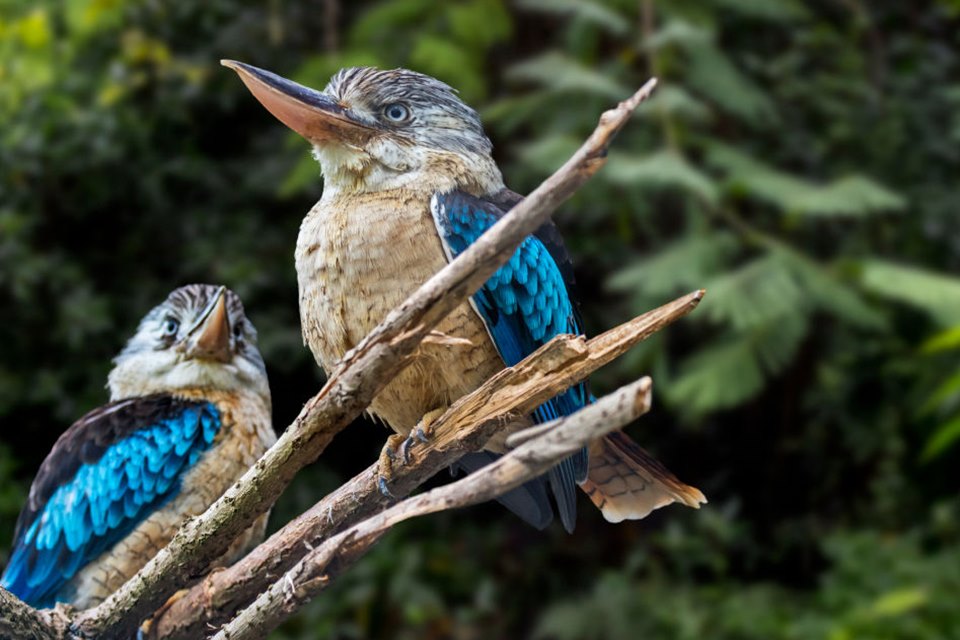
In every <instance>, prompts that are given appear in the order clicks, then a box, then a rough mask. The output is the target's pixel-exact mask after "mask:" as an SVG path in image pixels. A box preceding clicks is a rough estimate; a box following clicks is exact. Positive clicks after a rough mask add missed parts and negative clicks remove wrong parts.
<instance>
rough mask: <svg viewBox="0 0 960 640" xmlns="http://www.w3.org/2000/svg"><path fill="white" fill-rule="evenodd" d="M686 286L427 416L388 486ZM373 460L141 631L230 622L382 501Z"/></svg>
mask: <svg viewBox="0 0 960 640" xmlns="http://www.w3.org/2000/svg"><path fill="white" fill-rule="evenodd" d="M702 297H703V291H702V290H701V291H694V292H693V293H690V294H688V295H686V296H683V297H682V298H678V299H677V300H674V301H672V302H670V303H668V304H665V305H663V306H662V307H659V308H657V309H654V310H653V311H649V312H647V313H645V314H643V315H642V316H639V317H637V318H634V319H633V320H631V321H629V322H627V323H624V324H622V325H620V326H618V327H615V328H613V329H611V330H609V331H607V332H605V333H603V334H601V335H598V336H596V337H594V338H592V339H590V340H587V339H585V338H584V337H583V336H570V335H563V336H557V337H556V338H554V339H553V340H552V341H551V342H550V343H548V344H547V345H545V346H543V347H542V348H540V349H539V350H538V351H536V352H535V353H533V354H532V355H530V356H528V357H527V358H525V359H524V360H523V361H521V362H520V363H518V364H517V365H516V366H514V367H509V368H507V369H504V370H503V371H501V372H500V373H498V374H497V375H496V376H494V377H493V378H491V379H490V380H488V381H487V382H486V383H485V384H484V385H482V386H481V387H480V388H478V389H477V390H475V391H474V392H473V393H471V394H469V395H467V396H465V397H463V398H461V399H460V400H459V401H458V402H457V403H455V404H454V405H453V406H452V407H451V408H450V409H449V410H448V411H447V412H446V413H445V414H444V415H443V416H441V417H440V418H438V419H437V421H436V422H435V423H434V424H433V428H434V435H433V437H432V438H431V439H430V441H429V442H428V443H425V444H423V445H417V447H415V448H414V449H413V450H412V451H411V457H412V459H411V461H410V463H409V464H404V465H398V466H397V467H396V468H395V469H394V477H393V481H392V483H391V485H390V491H391V492H392V493H393V494H394V495H395V496H398V497H404V496H406V495H407V494H409V493H410V492H411V491H412V490H413V489H415V488H416V487H417V486H419V485H420V484H422V483H423V482H424V481H426V480H427V479H428V478H430V477H432V476H433V475H435V474H436V473H437V472H439V471H442V470H443V469H445V468H447V467H448V466H449V465H451V464H452V463H453V462H455V461H456V460H457V459H458V458H460V457H461V456H462V455H463V454H464V453H465V452H467V451H472V450H477V449H480V448H482V447H483V445H484V444H485V443H486V441H487V440H488V439H489V437H490V436H491V434H492V433H494V432H495V431H496V430H497V429H498V428H500V427H501V426H502V425H503V424H504V423H505V422H508V421H509V417H510V416H523V415H527V414H529V413H531V412H532V411H533V410H534V409H535V408H536V407H537V406H539V405H540V404H542V403H543V402H544V401H545V400H546V399H549V398H552V397H554V396H556V395H557V394H558V393H560V392H562V391H564V390H565V389H567V388H569V387H570V386H572V385H574V384H576V383H577V382H580V381H581V380H584V379H586V378H587V377H589V376H590V375H591V374H592V373H593V372H594V371H596V370H597V369H599V368H601V367H603V366H605V365H606V364H608V363H609V362H611V361H613V360H614V359H615V358H617V357H618V356H620V355H622V354H623V353H625V352H626V351H627V350H628V349H630V348H631V347H633V346H634V345H636V344H637V343H639V342H640V341H642V340H644V339H646V338H647V337H649V336H650V335H652V334H653V333H655V332H657V331H659V330H660V329H662V328H663V327H665V326H666V325H668V324H670V323H672V322H674V321H676V320H678V319H679V318H681V317H683V316H684V315H686V314H687V313H689V312H690V311H692V310H693V309H694V308H696V306H697V304H698V303H699V301H700V299H701V298H702ZM389 503H390V501H389V500H388V499H387V498H385V497H384V496H383V495H382V494H381V493H380V491H379V488H378V486H377V465H376V463H375V464H373V465H371V466H370V467H369V468H367V469H366V470H365V471H363V472H361V473H360V474H358V475H357V476H356V477H354V478H353V479H352V480H351V481H349V482H347V483H346V484H344V485H343V486H341V487H340V488H338V489H336V490H335V491H334V492H333V493H331V494H329V495H328V496H326V497H325V498H324V499H323V500H321V501H320V502H319V503H317V504H316V505H315V506H314V507H312V508H311V509H309V510H308V511H306V512H305V513H303V514H302V515H300V516H299V517H297V518H296V519H295V520H293V521H291V522H289V523H288V524H287V525H286V526H284V527H283V528H282V529H281V530H280V531H278V532H277V533H275V534H274V535H273V536H271V537H270V539H268V540H267V541H265V542H264V543H263V544H261V545H260V546H258V547H257V548H256V549H254V550H253V551H251V552H250V553H249V554H248V555H247V556H246V557H244V558H243V559H241V560H240V561H239V562H237V563H236V564H234V565H233V566H231V567H228V568H226V569H224V570H222V571H216V572H213V573H211V574H209V575H208V576H207V577H206V578H204V580H203V581H202V582H200V583H198V584H197V585H195V586H194V587H193V588H192V589H190V590H189V591H188V592H187V593H186V594H185V595H183V596H182V597H180V598H179V599H178V600H177V601H176V602H174V603H173V604H172V605H171V606H170V607H167V608H165V609H164V610H163V611H161V612H159V613H158V614H157V615H156V616H155V617H154V619H153V622H152V625H151V627H150V631H149V633H148V634H147V637H148V638H150V639H152V640H153V639H159V638H165V639H168V640H174V639H186V638H195V637H198V636H200V635H202V634H203V633H204V632H205V631H206V630H208V629H210V628H211V627H212V626H217V625H219V624H222V623H223V622H224V621H226V620H229V619H230V618H231V617H232V616H233V615H234V613H235V612H236V611H237V610H238V609H239V608H240V607H242V606H244V605H246V604H248V603H249V602H250V601H251V600H252V599H253V598H254V597H255V596H256V595H257V594H259V593H260V592H262V591H263V590H264V589H265V588H267V586H269V585H270V584H271V583H272V582H273V580H275V579H276V577H277V576H279V575H281V574H282V573H283V572H284V571H287V570H288V569H290V567H292V566H293V565H294V563H296V562H297V561H298V560H299V559H300V558H301V557H303V555H304V554H305V553H306V552H307V550H308V549H309V548H313V547H317V546H319V545H320V544H321V543H323V541H324V540H325V539H327V538H328V537H330V536H331V535H333V534H334V533H336V532H338V531H340V530H342V529H343V528H344V527H346V526H350V525H353V524H356V523H357V522H359V521H361V520H362V519H364V518H367V517H369V516H371V515H373V514H374V513H376V512H378V511H380V510H382V509H383V508H384V507H386V506H387V505H388V504H389Z"/></svg>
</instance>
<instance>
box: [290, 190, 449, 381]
mask: <svg viewBox="0 0 960 640" xmlns="http://www.w3.org/2000/svg"><path fill="white" fill-rule="evenodd" d="M446 262H447V260H446V257H445V256H444V253H443V248H442V246H441V244H440V239H439V237H438V235H437V231H436V227H435V226H434V223H433V219H432V217H431V214H430V195H429V193H421V192H415V191H411V190H396V191H389V192H382V193H376V194H353V195H351V196H349V197H329V198H328V197H325V198H324V199H323V200H321V201H320V202H319V203H317V205H316V206H315V207H314V208H313V210H311V211H310V213H309V214H308V215H307V217H306V218H305V219H304V221H303V224H302V225H301V228H300V236H299V238H298V241H297V250H296V265H297V277H298V281H299V285H300V315H301V323H302V327H303V336H304V341H305V342H306V343H307V345H308V346H309V347H310V349H311V350H312V351H313V352H314V355H315V356H316V357H317V360H318V362H319V364H320V365H321V366H322V367H323V368H324V369H326V370H328V371H329V370H330V368H331V367H332V366H333V364H334V363H335V362H336V361H337V360H338V359H339V358H340V357H341V356H342V355H343V354H344V353H345V352H346V351H347V350H349V349H350V348H352V347H353V346H354V345H356V344H357V342H359V341H360V340H361V339H362V338H363V337H364V336H365V335H366V334H367V333H368V332H369V331H370V330H371V329H373V328H374V327H375V326H376V325H377V324H378V323H379V322H380V321H381V320H383V318H384V317H385V316H386V314H387V313H388V312H389V311H390V310H391V309H393V308H394V307H396V306H397V305H398V304H399V303H401V302H402V301H403V300H404V299H405V298H406V297H407V296H409V295H410V294H411V293H412V292H413V291H415V290H416V288H417V287H418V286H420V285H421V284H422V283H423V282H425V281H426V280H427V279H428V278H429V277H430V276H432V275H433V274H434V273H436V272H437V271H439V270H440V269H441V268H442V267H443V266H444V265H445V264H446Z"/></svg>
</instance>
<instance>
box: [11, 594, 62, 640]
mask: <svg viewBox="0 0 960 640" xmlns="http://www.w3.org/2000/svg"><path fill="white" fill-rule="evenodd" d="M68 627H69V617H68V614H67V610H66V609H65V608H64V607H58V608H56V609H42V610H37V609H34V608H33V607H31V606H30V605H28V604H27V603H25V602H24V601H23V600H21V599H20V598H18V597H17V596H15V595H13V594H12V593H10V592H9V591H7V590H6V589H4V588H3V587H0V638H16V639H17V640H62V639H63V638H66V637H67V630H68Z"/></svg>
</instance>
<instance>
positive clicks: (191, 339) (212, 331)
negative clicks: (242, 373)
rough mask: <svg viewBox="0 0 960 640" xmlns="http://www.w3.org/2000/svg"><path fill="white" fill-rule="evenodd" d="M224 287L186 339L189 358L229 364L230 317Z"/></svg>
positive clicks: (230, 353) (230, 355)
mask: <svg viewBox="0 0 960 640" xmlns="http://www.w3.org/2000/svg"><path fill="white" fill-rule="evenodd" d="M225 291H226V288H225V287H220V290H219V291H217V295H216V297H214V299H213V301H212V302H211V303H210V304H209V305H207V308H206V309H205V310H204V312H203V313H202V314H201V315H200V319H199V320H197V323H196V324H195V325H194V326H193V329H191V330H190V332H189V333H188V334H187V337H186V353H187V356H188V357H190V358H197V359H200V360H215V361H217V362H230V361H231V360H232V359H233V353H232V350H231V348H230V316H229V315H228V314H227V297H226V296H225V295H224V293H225Z"/></svg>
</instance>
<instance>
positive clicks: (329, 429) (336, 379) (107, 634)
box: [74, 80, 656, 638]
mask: <svg viewBox="0 0 960 640" xmlns="http://www.w3.org/2000/svg"><path fill="white" fill-rule="evenodd" d="M655 85H656V81H655V80H650V81H649V82H647V83H646V84H645V85H644V86H643V87H642V88H641V89H640V90H639V91H637V93H635V94H634V95H633V96H632V97H630V98H629V99H627V100H625V101H624V102H621V103H620V104H619V105H618V106H617V107H616V108H614V109H611V110H609V111H607V112H605V113H604V114H603V115H602V116H601V117H600V122H599V124H598V125H597V128H596V129H595V130H594V132H593V133H592V134H591V135H590V137H589V138H588V139H587V141H586V142H585V143H584V144H583V146H582V147H580V149H578V150H577V152H576V153H575V154H574V155H573V157H571V158H570V159H569V160H568V161H567V162H566V163H565V164H564V165H563V166H562V167H561V168H560V169H558V170H557V172H556V173H554V174H553V175H552V176H550V177H549V178H548V179H547V180H546V181H544V183H543V184H541V185H540V186H539V187H538V188H537V189H536V190H534V191H533V192H532V193H531V194H530V195H529V196H528V197H527V198H526V199H525V200H524V201H522V202H521V203H520V204H518V205H517V206H516V207H514V208H513V209H511V211H510V212H509V213H508V214H507V215H506V216H504V217H503V219H501V220H500V221H499V222H498V223H497V224H495V225H494V226H493V227H492V228H491V229H490V230H489V231H487V233H485V234H484V235H483V236H481V237H480V238H479V239H478V240H477V241H476V242H475V243H474V244H473V245H471V246H470V247H469V248H468V249H467V250H466V251H464V252H463V253H462V254H461V255H460V256H459V257H458V258H457V259H456V260H454V261H453V262H451V263H450V264H449V265H447V266H446V267H444V268H443V269H442V270H441V271H440V272H439V273H437V274H436V275H434V276H433V277H432V278H431V279H430V280H428V281H427V282H426V283H425V284H424V285H423V286H421V287H420V288H419V289H418V290H417V292H416V293H414V294H413V295H412V296H410V298H408V299H407V300H406V301H405V302H404V303H403V304H401V305H400V306H399V307H397V308H396V309H394V310H393V311H392V312H391V313H390V314H389V315H388V316H387V318H386V319H385V320H384V321H383V322H382V323H381V324H380V325H379V326H378V327H377V328H375V329H374V330H373V331H372V332H371V333H370V334H369V335H368V336H367V337H366V338H364V339H363V340H362V341H361V342H360V344H358V345H357V346H356V347H355V348H354V349H352V350H351V351H350V352H348V353H347V354H346V355H345V356H344V357H343V359H342V360H341V362H340V364H339V365H338V366H337V368H336V369H335V370H334V371H333V372H332V373H331V375H330V377H329V379H328V380H327V383H326V384H325V385H324V387H323V388H322V389H321V390H320V392H319V393H318V394H317V395H316V396H314V397H313V398H312V399H311V400H310V401H309V402H307V404H306V406H305V407H304V408H303V410H302V411H301V412H300V415H299V416H298V417H297V419H296V420H295V421H294V423H293V424H292V425H291V426H290V428H288V429H287V430H286V431H285V432H284V433H283V435H282V436H281V437H280V439H279V440H278V441H277V443H276V444H275V445H274V446H273V447H271V448H270V450H269V451H267V453H266V454H265V455H264V456H263V457H262V458H261V459H260V460H259V461H258V462H257V463H256V464H255V465H254V467H253V468H251V469H250V470H249V471H248V472H247V473H246V474H245V475H244V476H243V477H242V478H241V479H240V480H239V481H238V482H237V483H236V484H234V485H233V486H232V487H231V488H230V489H228V490H227V492H226V493H225V494H224V495H223V496H222V497H221V498H220V499H219V500H217V502H215V503H214V504H213V505H212V506H211V507H210V508H209V509H208V510H207V511H206V512H205V513H204V514H203V515H201V516H199V517H198V518H195V519H193V520H191V521H190V522H188V523H186V524H185V525H184V526H183V527H182V528H181V529H180V531H179V532H178V533H177V535H176V536H175V537H174V538H173V540H171V542H170V544H169V545H168V546H167V547H166V548H164V549H162V550H161V551H160V552H159V553H158V554H157V555H156V556H155V557H154V558H153V559H152V560H151V561H150V562H149V563H148V564H147V565H146V566H145V567H144V568H143V569H142V570H141V571H140V572H139V573H138V574H137V575H136V576H134V577H133V578H131V579H130V580H129V581H128V582H127V583H126V584H124V585H123V587H121V588H120V589H119V590H117V591H116V592H115V593H114V594H112V595H111V596H110V597H109V598H108V599H107V600H106V601H105V602H103V603H102V604H100V605H99V606H97V607H95V608H94V609H90V610H88V611H85V612H81V613H79V614H78V615H77V616H76V619H75V623H74V627H75V628H76V629H77V630H78V632H80V633H81V634H82V635H83V636H85V637H90V638H126V637H129V635H130V634H131V632H132V631H133V630H134V629H136V627H137V625H138V623H139V621H140V620H142V619H144V618H146V617H147V616H149V615H150V613H151V612H153V611H154V610H156V609H157V607H158V606H159V605H160V604H161V603H162V602H163V601H164V600H165V599H166V598H167V596H168V595H169V594H170V593H172V592H173V591H174V590H175V589H176V588H178V587H179V586H181V585H183V584H185V583H188V582H189V581H190V580H191V579H195V578H196V577H198V576H199V575H202V574H203V572H204V571H205V570H206V568H207V567H208V566H209V564H210V562H211V561H213V560H214V559H215V558H216V557H218V556H219V555H220V554H222V553H223V552H224V551H226V549H227V547H228V546H229V544H230V543H231V542H232V541H233V540H234V539H235V538H236V537H237V536H238V535H239V534H240V533H242V532H243V531H244V530H246V528H247V527H249V526H250V524H252V523H253V521H254V520H255V519H256V518H257V517H258V516H259V515H261V514H262V513H264V512H265V511H266V510H267V509H269V508H270V506H271V505H272V504H273V503H274V502H275V501H276V499H277V498H278V497H279V496H280V493H281V492H282V491H283V489H285V488H286V487H287V485H289V483H290V481H291V480H292V479H293V477H294V475H296V473H297V472H298V471H299V470H300V469H302V468H303V467H304V466H306V465H307V464H309V463H311V462H313V461H314V460H316V458H317V457H318V456H319V455H320V453H321V452H322V451H323V449H324V448H325V447H326V445H327V444H328V443H329V442H330V440H331V439H332V438H333V437H334V435H336V433H338V432H339V431H340V430H341V429H343V428H344V427H345V426H347V425H348V424H349V423H350V422H351V421H352V420H353V419H354V418H356V417H357V416H358V415H360V413H361V412H362V411H363V410H364V409H365V408H366V407H367V406H368V405H369V403H370V401H371V400H372V398H373V397H374V396H375V395H376V394H377V393H378V392H379V391H380V390H381V389H382V388H383V387H384V385H385V384H386V383H387V382H388V381H389V380H391V379H392V378H393V377H394V376H395V375H396V374H397V373H398V372H399V371H400V370H401V369H402V368H403V367H404V366H406V365H407V364H408V363H409V356H410V355H411V354H412V353H413V352H414V350H415V349H416V348H417V346H418V345H419V343H420V341H421V340H422V339H423V337H424V336H425V335H426V334H427V333H428V332H429V331H430V330H431V329H432V328H433V327H434V326H435V325H436V324H437V323H438V322H439V321H440V320H442V319H443V318H444V317H445V316H446V315H447V314H448V313H450V311H452V310H453V309H454V308H456V307H457V306H458V305H460V304H461V303H463V302H464V301H465V300H466V299H467V297H468V296H470V295H471V294H472V293H474V292H475V291H476V290H477V289H479V288H480V286H482V284H483V283H484V282H485V281H486V280H487V279H488V278H489V277H490V276H491V275H492V274H493V273H494V272H495V271H496V270H497V269H498V268H499V267H500V266H501V265H502V264H503V263H504V262H506V261H507V260H508V259H509V257H510V255H512V253H513V251H514V250H515V249H516V247H517V246H518V245H519V244H520V243H521V242H522V241H523V239H524V238H526V237H527V236H528V235H530V234H531V233H533V232H534V231H535V230H536V229H537V228H538V227H539V226H540V225H541V224H543V223H544V222H545V221H546V220H547V219H548V217H549V216H550V214H551V213H552V212H553V211H554V210H555V209H556V208H557V207H558V206H559V205H560V204H561V203H563V201H564V200H566V199H567V198H569V197H570V196H571V195H572V194H573V193H574V192H575V191H576V190H577V189H578V188H579V187H580V186H581V185H582V184H583V183H584V182H586V180H587V179H589V178H590V177H591V176H592V175H593V174H594V173H596V172H597V171H598V170H599V169H600V167H601V166H603V164H604V162H605V159H606V152H607V148H608V146H609V144H610V142H611V140H612V138H613V136H614V135H616V133H617V132H618V131H619V130H620V128H621V127H623V125H624V124H625V123H626V122H627V120H628V119H629V117H630V115H631V114H632V113H633V111H634V110H635V109H636V107H637V106H638V105H639V104H640V102H642V101H643V100H645V99H646V98H647V97H648V96H649V95H650V93H651V92H652V91H653V88H654V86H655Z"/></svg>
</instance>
